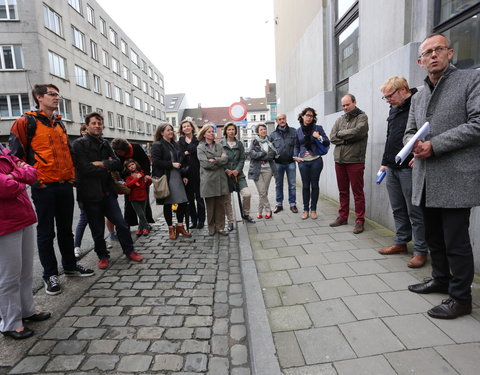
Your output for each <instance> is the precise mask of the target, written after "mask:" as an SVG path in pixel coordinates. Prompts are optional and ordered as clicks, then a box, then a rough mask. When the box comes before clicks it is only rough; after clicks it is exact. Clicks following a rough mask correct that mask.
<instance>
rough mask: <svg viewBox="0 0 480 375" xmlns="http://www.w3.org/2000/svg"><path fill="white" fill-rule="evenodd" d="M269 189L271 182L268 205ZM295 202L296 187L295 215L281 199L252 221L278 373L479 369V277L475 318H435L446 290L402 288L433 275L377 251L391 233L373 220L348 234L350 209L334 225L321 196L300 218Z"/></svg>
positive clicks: (369, 374) (426, 373) (432, 374)
mask: <svg viewBox="0 0 480 375" xmlns="http://www.w3.org/2000/svg"><path fill="white" fill-rule="evenodd" d="M250 185H251V186H250V188H251V190H252V193H253V195H254V196H255V198H257V194H256V189H255V186H253V184H250ZM274 190H275V188H274V181H273V180H272V184H271V186H270V192H269V198H270V203H271V204H272V208H273V207H274V205H275V193H274ZM285 190H286V189H285ZM257 202H258V199H254V201H253V202H252V216H253V214H256V207H257V204H258V203H257ZM301 203H302V201H301V190H300V189H298V188H297V206H298V208H299V210H300V213H298V214H293V213H291V212H290V210H289V209H288V203H287V206H286V207H285V206H284V210H283V211H282V212H280V213H279V214H277V215H274V216H273V219H270V220H265V219H261V220H259V221H258V222H257V223H256V224H254V225H249V226H248V233H249V238H250V243H251V247H252V251H253V257H254V260H255V264H256V268H257V271H258V277H259V280H260V285H261V288H262V292H263V297H264V301H265V306H266V310H267V316H268V320H269V324H270V329H271V332H272V335H273V340H274V344H275V349H276V354H277V357H278V360H279V363H280V366H281V369H282V372H283V373H284V374H286V375H300V374H301V375H318V374H325V375H327V374H328V375H336V374H338V375H363V374H365V375H376V374H378V375H390V374H421V375H438V374H462V375H467V374H471V375H476V374H478V373H479V368H480V286H479V285H478V284H476V285H474V290H473V294H474V311H473V313H472V315H471V316H466V317H461V318H458V319H456V320H453V321H445V320H438V319H431V318H429V317H428V315H427V314H426V312H427V310H428V309H430V308H431V307H433V306H435V305H437V304H439V303H441V300H442V299H445V298H447V296H446V295H442V294H431V295H420V294H415V293H411V292H409V291H408V290H407V286H408V285H409V284H413V283H417V282H419V281H422V280H423V278H424V277H428V276H430V273H431V267H430V263H429V264H428V266H426V267H424V268H422V269H418V270H413V269H410V268H408V267H407V266H406V263H407V261H408V259H409V257H410V255H393V256H383V255H380V254H379V253H378V252H377V250H378V249H380V248H382V247H384V246H385V245H390V244H391V241H392V236H393V233H392V232H391V231H389V230H386V229H385V228H382V227H380V226H378V225H376V224H375V223H373V222H367V225H366V230H365V232H363V233H361V234H358V235H355V234H353V233H352V230H353V224H354V218H352V217H351V218H350V220H349V225H345V226H340V227H337V228H331V227H330V226H329V223H330V222H331V221H333V220H334V219H335V218H336V216H337V209H338V206H337V205H336V204H334V203H332V202H331V201H328V200H320V201H319V205H318V214H319V217H318V219H317V220H312V219H310V218H309V219H307V220H301V218H300V215H301V212H302V204H301ZM284 204H285V203H284ZM386 204H387V203H386Z"/></svg>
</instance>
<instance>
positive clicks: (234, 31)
mask: <svg viewBox="0 0 480 375" xmlns="http://www.w3.org/2000/svg"><path fill="white" fill-rule="evenodd" d="M97 1H98V3H99V4H100V6H101V7H102V8H103V9H104V10H105V11H106V12H108V14H109V15H110V16H111V17H112V18H113V20H114V21H115V22H116V23H117V24H118V25H119V26H120V27H121V28H122V29H123V31H124V32H125V33H126V34H127V35H128V36H129V38H130V39H132V40H133V42H135V44H137V46H138V47H139V48H140V49H141V50H142V51H143V53H145V55H146V56H147V58H148V59H150V61H152V63H153V64H155V65H156V67H157V68H158V69H159V70H160V71H161V72H162V74H163V75H164V77H165V93H166V94H177V93H182V92H183V93H185V94H186V95H187V101H188V104H189V107H196V106H197V104H198V103H201V104H202V106H203V107H214V106H219V107H226V106H229V105H230V104H232V103H233V102H235V101H238V100H239V98H240V96H244V97H263V96H264V95H265V91H264V87H265V80H266V79H267V78H268V79H270V82H275V60H274V49H275V47H274V37H273V35H274V34H273V33H274V31H273V27H274V26H273V0H135V1H131V0H97Z"/></svg>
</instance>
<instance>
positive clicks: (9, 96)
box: [0, 93, 30, 119]
mask: <svg viewBox="0 0 480 375" xmlns="http://www.w3.org/2000/svg"><path fill="white" fill-rule="evenodd" d="M14 96H16V97H17V100H18V104H19V111H18V115H17V114H14V113H13V110H12V102H11V100H12V97H14ZM0 97H6V100H7V110H8V114H7V116H2V115H1V114H0V118H2V119H9V118H17V117H19V116H21V115H22V114H23V113H25V112H26V111H28V110H29V109H30V101H29V99H28V94H27V93H21V94H0ZM24 99H26V100H27V102H28V108H24V106H23V103H22V100H24Z"/></svg>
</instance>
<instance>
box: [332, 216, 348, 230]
mask: <svg viewBox="0 0 480 375" xmlns="http://www.w3.org/2000/svg"><path fill="white" fill-rule="evenodd" d="M347 224H348V220H346V219H345V220H344V219H342V218H341V217H340V216H339V217H337V218H336V219H335V221H332V222H331V223H330V224H329V225H330V226H331V227H339V226H340V225H347Z"/></svg>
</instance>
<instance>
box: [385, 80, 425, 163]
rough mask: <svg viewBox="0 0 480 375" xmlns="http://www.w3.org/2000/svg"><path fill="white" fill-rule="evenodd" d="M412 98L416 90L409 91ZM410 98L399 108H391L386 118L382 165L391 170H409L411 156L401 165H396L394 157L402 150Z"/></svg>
mask: <svg viewBox="0 0 480 375" xmlns="http://www.w3.org/2000/svg"><path fill="white" fill-rule="evenodd" d="M410 91H411V93H412V96H413V95H414V94H415V93H416V92H417V89H415V88H414V89H412V90H410ZM412 96H410V97H409V98H407V99H406V100H405V102H404V103H403V104H402V105H401V106H400V107H391V108H390V113H389V115H388V118H387V122H388V129H387V140H386V142H385V151H384V152H383V158H382V165H385V166H387V167H388V168H393V169H402V168H410V167H409V166H408V163H409V162H410V160H412V158H413V154H410V155H409V156H408V157H407V159H406V160H405V162H403V163H402V164H401V165H397V163H396V162H395V156H396V155H397V154H398V153H399V152H400V150H401V149H402V148H403V135H404V134H405V128H406V126H407V121H408V112H409V111H410V103H411V101H412Z"/></svg>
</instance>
